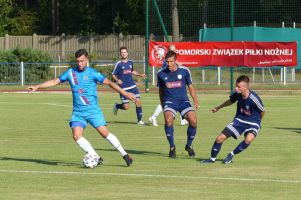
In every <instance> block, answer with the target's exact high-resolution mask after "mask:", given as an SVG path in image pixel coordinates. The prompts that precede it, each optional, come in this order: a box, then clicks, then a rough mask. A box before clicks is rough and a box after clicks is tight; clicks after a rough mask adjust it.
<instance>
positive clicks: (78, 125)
mask: <svg viewBox="0 0 301 200" xmlns="http://www.w3.org/2000/svg"><path fill="white" fill-rule="evenodd" d="M75 58H76V62H77V67H74V68H70V69H68V70H67V71H65V72H64V73H63V74H62V75H60V77H59V78H56V79H53V80H50V81H46V82H44V83H41V84H39V85H36V86H30V87H28V88H27V90H28V91H30V92H33V91H36V90H37V89H39V88H48V87H51V86H55V85H58V84H60V83H63V82H65V81H68V82H69V84H70V87H71V90H72V96H73V113H72V117H71V119H70V127H71V129H72V133H73V139H74V141H75V142H76V143H77V144H78V145H79V146H80V148H81V149H82V150H83V151H85V152H86V153H89V154H93V155H96V156H97V157H98V163H99V164H101V163H102V162H103V160H102V158H101V157H100V156H99V155H98V154H97V153H96V152H95V150H94V148H93V147H92V145H91V144H90V143H89V142H88V141H87V140H86V139H85V138H84V137H83V131H84V129H85V128H86V126H87V123H89V124H91V126H93V127H94V128H95V129H96V130H97V132H98V133H99V134H100V135H101V136H102V137H104V138H105V139H106V140H107V141H108V142H110V143H111V144H112V146H113V147H115V148H116V149H117V150H118V151H119V152H120V154H121V155H122V157H123V159H124V160H125V162H126V164H127V165H128V166H130V165H131V164H132V162H133V159H132V158H131V157H130V156H129V155H128V154H127V152H126V151H125V150H124V149H123V147H122V146H121V144H120V142H119V140H118V139H117V137H116V136H115V135H114V134H112V133H111V132H109V130H108V128H107V123H106V120H105V118H104V116H103V113H102V111H101V109H100V107H99V105H98V97H97V83H98V82H99V83H101V84H106V85H109V86H110V87H111V88H112V89H114V90H116V91H117V92H119V93H120V94H122V95H124V96H125V97H127V98H128V99H130V100H132V101H134V100H135V96H134V94H131V93H128V92H126V91H124V90H122V89H121V88H120V87H119V86H117V85H116V84H114V83H113V82H111V81H110V80H109V79H107V78H106V77H104V75H102V74H101V73H99V72H97V71H96V70H95V69H93V68H91V67H90V66H88V63H89V61H88V53H87V51H86V50H85V49H79V50H78V51H76V52H75Z"/></svg>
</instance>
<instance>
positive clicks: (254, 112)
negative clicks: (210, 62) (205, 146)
mask: <svg viewBox="0 0 301 200" xmlns="http://www.w3.org/2000/svg"><path fill="white" fill-rule="evenodd" d="M235 102H237V110H236V115H235V117H234V119H233V121H232V122H231V123H230V124H229V125H227V126H226V127H225V128H224V130H223V131H222V132H221V133H220V134H219V135H218V136H217V138H216V140H215V142H214V144H213V146H212V149H211V158H210V159H208V160H202V161H201V162H202V163H214V162H215V159H216V156H217V154H218V153H219V151H220V149H221V146H222V144H223V142H224V141H225V140H227V139H228V138H229V137H233V138H235V139H237V138H238V137H239V136H240V135H244V137H245V138H244V140H243V141H242V142H241V143H240V144H239V145H238V146H237V147H236V148H235V149H234V150H233V151H232V152H230V153H229V154H228V156H227V157H226V158H225V159H224V161H223V163H224V164H229V163H231V162H232V159H233V157H234V155H236V154H238V153H240V152H242V151H243V150H245V149H246V148H247V147H248V146H249V145H250V144H251V142H252V141H253V140H254V139H255V138H256V136H257V135H258V133H259V130H260V128H261V120H262V118H263V116H264V113H265V108H264V105H263V103H262V101H261V99H260V98H259V96H258V95H257V94H256V93H255V92H253V91H251V90H250V89H249V77H247V76H245V75H242V76H240V77H238V78H237V80H236V88H235V91H234V92H233V93H232V94H231V95H230V98H229V99H228V100H227V101H225V102H224V103H222V104H221V105H219V106H217V107H215V108H213V109H212V110H211V111H212V112H213V113H215V112H217V111H218V110H219V109H221V108H223V107H226V106H229V105H232V104H233V103H235Z"/></svg>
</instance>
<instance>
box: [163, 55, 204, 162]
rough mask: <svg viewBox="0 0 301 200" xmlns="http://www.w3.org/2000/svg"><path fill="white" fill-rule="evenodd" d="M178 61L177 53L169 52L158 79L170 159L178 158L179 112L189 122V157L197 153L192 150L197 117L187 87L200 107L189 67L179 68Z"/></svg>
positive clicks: (187, 144)
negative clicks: (165, 66)
mask: <svg viewBox="0 0 301 200" xmlns="http://www.w3.org/2000/svg"><path fill="white" fill-rule="evenodd" d="M176 59H177V55H176V53H175V52H173V51H168V52H167V53H166V56H165V60H166V64H167V68H166V69H162V70H160V71H159V72H158V78H157V80H158V83H157V84H158V87H159V98H160V101H161V105H162V107H163V111H164V119H165V133H166V137H167V140H168V142H169V146H170V150H169V157H171V158H175V157H176V145H175V143H174V128H173V122H174V118H175V116H176V113H177V112H179V113H180V114H181V116H182V118H185V119H187V121H188V122H189V126H188V128H187V143H186V146H185V150H186V151H187V152H188V155H189V156H191V157H193V156H195V152H194V150H193V148H192V142H193V140H194V138H195V135H196V130H197V117H196V113H195V110H194V109H193V107H192V106H191V104H190V101H189V98H188V96H187V89H186V86H187V87H188V90H189V93H190V95H191V97H192V99H193V102H194V105H195V108H196V109H199V108H200V105H199V102H198V99H197V95H196V92H195V89H194V87H193V85H192V80H191V74H190V71H189V69H188V68H187V67H183V66H178V65H177V64H176Z"/></svg>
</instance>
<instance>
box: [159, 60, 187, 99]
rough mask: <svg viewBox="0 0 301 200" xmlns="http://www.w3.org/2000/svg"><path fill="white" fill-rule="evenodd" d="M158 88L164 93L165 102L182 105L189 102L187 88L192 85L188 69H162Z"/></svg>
mask: <svg viewBox="0 0 301 200" xmlns="http://www.w3.org/2000/svg"><path fill="white" fill-rule="evenodd" d="M157 76H158V77H157V86H158V87H160V89H161V90H162V92H163V94H162V95H163V96H162V98H163V101H164V102H166V101H171V102H173V103H176V104H177V103H180V102H183V101H189V98H188V96H187V89H186V86H188V85H190V84H192V80H191V74H190V71H189V69H188V68H187V67H183V66H178V69H177V70H176V71H170V70H169V69H168V68H167V69H162V70H160V71H159V72H158V75H157Z"/></svg>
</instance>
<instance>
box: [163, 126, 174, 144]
mask: <svg viewBox="0 0 301 200" xmlns="http://www.w3.org/2000/svg"><path fill="white" fill-rule="evenodd" d="M173 132H174V129H173V126H166V125H165V133H166V137H167V140H168V142H169V146H170V147H175V143H174V139H173Z"/></svg>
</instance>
